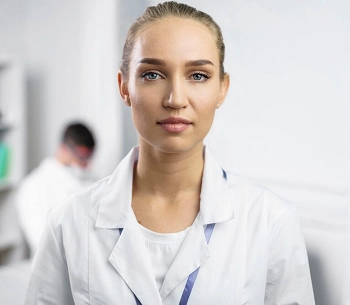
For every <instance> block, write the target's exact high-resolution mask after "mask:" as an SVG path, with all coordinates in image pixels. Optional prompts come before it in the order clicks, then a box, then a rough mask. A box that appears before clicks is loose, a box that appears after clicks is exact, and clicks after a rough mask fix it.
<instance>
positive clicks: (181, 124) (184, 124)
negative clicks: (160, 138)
mask: <svg viewBox="0 0 350 305" xmlns="http://www.w3.org/2000/svg"><path fill="white" fill-rule="evenodd" d="M157 124H158V125H160V126H161V127H162V128H163V129H164V130H165V131H168V132H172V133H178V132H181V131H184V130H186V129H187V128H188V127H189V126H191V125H192V122H191V121H189V120H187V119H185V118H181V117H169V118H166V119H164V120H161V121H159V122H157Z"/></svg>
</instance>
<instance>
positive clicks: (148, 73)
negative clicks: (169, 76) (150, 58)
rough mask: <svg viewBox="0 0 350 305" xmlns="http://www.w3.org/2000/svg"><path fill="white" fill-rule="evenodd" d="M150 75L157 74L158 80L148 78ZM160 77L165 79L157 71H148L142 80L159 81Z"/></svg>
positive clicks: (143, 74) (142, 75) (142, 76)
mask: <svg viewBox="0 0 350 305" xmlns="http://www.w3.org/2000/svg"><path fill="white" fill-rule="evenodd" d="M150 74H156V75H157V78H154V79H150V78H147V77H148V76H149V75H150ZM158 77H163V76H162V75H161V74H159V73H158V72H155V71H147V72H144V73H142V74H141V78H142V79H146V80H150V81H153V80H156V79H158Z"/></svg>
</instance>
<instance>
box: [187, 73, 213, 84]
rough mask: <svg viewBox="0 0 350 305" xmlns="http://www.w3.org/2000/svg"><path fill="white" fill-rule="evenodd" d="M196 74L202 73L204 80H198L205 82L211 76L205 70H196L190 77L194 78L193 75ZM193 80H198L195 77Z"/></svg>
mask: <svg viewBox="0 0 350 305" xmlns="http://www.w3.org/2000/svg"><path fill="white" fill-rule="evenodd" d="M195 75H200V76H202V77H203V78H204V80H203V79H201V80H197V81H198V82H201V81H202V82H203V81H206V80H207V79H209V78H210V76H209V75H208V74H206V73H204V72H194V73H192V74H191V75H190V77H192V79H193V76H195ZM193 80H194V81H196V80H195V79H193Z"/></svg>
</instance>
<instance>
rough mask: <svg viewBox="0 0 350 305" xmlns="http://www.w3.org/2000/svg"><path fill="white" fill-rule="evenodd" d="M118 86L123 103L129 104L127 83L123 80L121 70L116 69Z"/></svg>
mask: <svg viewBox="0 0 350 305" xmlns="http://www.w3.org/2000/svg"><path fill="white" fill-rule="evenodd" d="M118 87H119V93H120V96H121V97H122V99H123V101H124V103H125V105H127V106H131V103H130V96H129V90H128V83H127V82H126V81H124V80H123V75H122V73H121V71H118Z"/></svg>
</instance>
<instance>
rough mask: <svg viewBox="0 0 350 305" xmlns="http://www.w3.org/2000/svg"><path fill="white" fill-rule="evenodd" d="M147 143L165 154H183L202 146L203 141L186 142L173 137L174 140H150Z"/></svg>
mask: <svg viewBox="0 0 350 305" xmlns="http://www.w3.org/2000/svg"><path fill="white" fill-rule="evenodd" d="M147 145H150V146H151V147H152V148H153V149H155V150H157V151H159V152H162V153H165V154H182V153H186V152H189V151H191V150H194V149H196V148H202V147H203V141H200V142H195V143H193V142H192V143H186V142H184V141H182V140H179V141H174V139H172V141H163V142H162V143H150V142H148V143H147Z"/></svg>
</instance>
